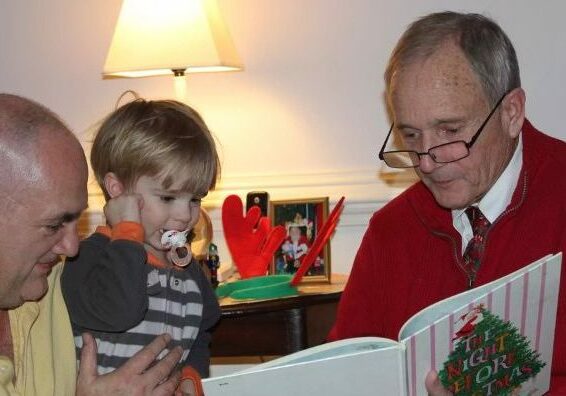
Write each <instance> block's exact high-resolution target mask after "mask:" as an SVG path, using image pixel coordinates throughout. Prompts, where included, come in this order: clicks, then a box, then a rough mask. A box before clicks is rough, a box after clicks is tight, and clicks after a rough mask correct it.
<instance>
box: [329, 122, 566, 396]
mask: <svg viewBox="0 0 566 396" xmlns="http://www.w3.org/2000/svg"><path fill="white" fill-rule="evenodd" d="M461 245H462V241H461V237H460V234H458V232H457V231H456V230H455V229H454V227H453V225H452V215H451V211H450V210H447V209H443V208H441V207H439V206H438V205H437V204H436V201H435V200H434V198H433V196H432V194H431V193H430V192H429V190H428V189H427V188H426V187H425V186H424V184H423V183H422V182H419V183H416V184H415V185H414V186H412V187H411V188H409V189H408V190H407V191H405V192H404V193H403V194H401V195H400V196H399V197H397V198H395V199H394V200H392V201H391V202H389V203H388V204H387V205H386V206H385V207H384V208H382V209H381V210H379V211H378V212H376V213H375V214H374V215H373V217H372V219H371V220H370V224H369V227H368V229H367V231H366V233H365V235H364V238H363V240H362V244H361V246H360V248H359V250H358V253H357V255H356V259H355V261H354V265H353V267H352V272H351V274H350V279H349V281H348V284H347V286H346V289H345V290H344V293H343V295H342V299H341V301H340V305H339V308H338V316H337V320H336V323H335V325H334V328H333V329H332V331H331V332H330V335H329V339H330V340H336V339H343V338H350V337H360V336H382V337H387V338H392V339H396V338H397V335H398V332H399V329H400V328H401V326H402V325H403V323H404V322H405V321H406V320H407V319H409V318H410V317H411V316H412V315H413V314H415V313H416V312H418V311H420V310H421V309H423V308H425V307H426V306H428V305H431V304H432V303H434V302H437V301H439V300H442V299H444V298H447V297H449V296H452V295H454V294H457V293H460V292H462V291H465V290H466V289H467V282H468V281H467V277H466V275H465V274H464V272H462V270H461V269H460V265H462V250H461ZM560 251H563V252H565V253H566V143H565V142H563V141H560V140H557V139H554V138H551V137H549V136H546V135H544V134H542V133H540V132H539V131H537V130H536V129H534V127H533V126H532V125H531V124H530V123H529V122H528V121H525V124H524V125H523V168H522V170H521V174H520V177H519V182H518V185H517V187H516V189H515V192H514V195H513V199H512V202H511V203H510V205H509V206H508V207H507V209H506V210H505V211H504V213H503V214H502V215H501V216H500V217H499V218H498V219H497V220H496V221H495V222H494V223H493V225H492V227H491V229H490V231H489V233H488V235H487V241H486V247H485V252H484V256H483V259H482V264H481V267H480V269H479V271H478V273H477V277H476V282H475V284H474V286H480V285H482V284H485V283H488V282H490V281H493V280H495V279H497V278H499V277H501V276H503V275H506V274H508V273H510V272H513V271H515V270H517V269H518V268H520V267H522V266H524V265H526V264H529V263H531V262H533V261H535V260H536V259H539V258H541V257H542V256H544V255H546V254H549V253H557V252H560ZM565 289H566V267H565V268H563V270H562V275H561V292H560V296H559V305H558V315H557V322H556V336H555V343H554V357H553V364H552V374H553V379H552V385H551V386H552V388H551V389H552V391H553V392H552V394H553V395H555V394H566V290H565ZM558 376H561V378H559V377H558ZM562 391H563V392H564V393H562Z"/></svg>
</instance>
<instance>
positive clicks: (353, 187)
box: [80, 170, 415, 273]
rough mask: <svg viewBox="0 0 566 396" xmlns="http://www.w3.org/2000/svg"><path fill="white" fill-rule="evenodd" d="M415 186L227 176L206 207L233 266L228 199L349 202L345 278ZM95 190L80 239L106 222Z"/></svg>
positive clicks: (361, 177)
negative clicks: (389, 207)
mask: <svg viewBox="0 0 566 396" xmlns="http://www.w3.org/2000/svg"><path fill="white" fill-rule="evenodd" d="M414 181H415V176H414V175H411V174H409V173H403V172H401V173H388V174H381V173H378V172H377V171H375V170H356V171H343V172H319V173H308V174H307V173H305V174H270V175H268V174H248V175H227V176H226V177H224V178H223V179H222V180H221V181H220V182H219V183H218V186H217V188H216V190H215V191H212V192H211V193H210V194H209V195H208V196H207V197H206V198H205V200H204V201H203V206H204V207H205V208H206V210H207V211H208V213H209V215H210V217H211V221H212V228H213V230H214V236H213V241H214V243H215V244H217V245H218V249H219V253H220V257H221V259H222V260H223V261H227V260H229V252H228V248H227V246H226V244H225V241H224V233H223V228H222V219H221V206H222V202H223V201H224V198H225V197H227V196H228V195H230V194H237V195H239V196H240V197H241V198H242V200H243V201H244V200H245V197H246V194H247V193H248V192H249V191H254V190H260V191H267V192H269V195H270V199H271V200H285V199H295V198H297V199H301V198H314V197H329V201H330V209H332V208H333V207H334V205H335V204H336V202H337V201H338V199H340V197H341V196H345V197H346V201H345V205H344V210H343V212H342V215H341V217H340V222H339V223H338V225H337V227H336V232H335V234H334V236H333V239H332V242H331V249H332V270H333V272H340V273H347V272H349V271H350V266H351V263H352V261H353V256H354V255H355V252H356V250H357V247H358V245H359V243H360V241H361V238H362V235H363V233H364V232H365V229H366V227H367V224H368V222H369V219H370V218H371V216H372V214H373V213H374V212H375V211H376V210H378V209H379V208H381V207H382V206H383V205H385V204H386V203H387V202H389V201H390V200H391V199H392V198H394V197H395V196H397V195H398V194H399V193H400V192H402V191H403V190H405V189H406V188H407V187H408V186H410V185H411V184H412V183H413V182H414ZM91 187H93V188H92V189H91V191H90V193H89V209H88V210H87V212H86V213H85V216H84V217H83V218H82V219H81V224H80V233H81V235H88V234H90V233H92V232H93V231H94V229H95V227H96V226H97V225H99V224H102V223H103V222H104V215H103V207H104V197H103V196H102V193H101V192H100V190H99V189H98V187H95V186H94V184H91Z"/></svg>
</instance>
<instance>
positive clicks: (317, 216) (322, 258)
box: [269, 197, 331, 282]
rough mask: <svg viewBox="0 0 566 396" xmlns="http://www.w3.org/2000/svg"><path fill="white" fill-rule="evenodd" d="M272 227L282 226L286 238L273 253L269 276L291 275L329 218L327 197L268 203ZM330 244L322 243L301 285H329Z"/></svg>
mask: <svg viewBox="0 0 566 396" xmlns="http://www.w3.org/2000/svg"><path fill="white" fill-rule="evenodd" d="M269 218H270V219H271V224H273V226H276V225H282V226H284V227H285V229H286V231H287V237H286V238H285V240H284V241H283V243H282V244H281V246H280V247H279V249H277V251H276V252H275V254H274V257H273V261H272V263H271V265H270V269H269V273H270V274H273V275H275V274H294V273H295V272H296V271H297V268H298V267H299V266H300V264H301V260H302V258H304V256H305V255H306V253H307V252H308V249H309V248H310V246H311V245H312V243H313V242H314V239H315V238H316V236H317V235H318V231H319V230H320V229H321V227H322V225H323V224H324V222H325V221H326V220H327V219H328V197H320V198H306V199H291V200H278V201H270V202H269ZM330 275H331V271H330V241H329V242H327V243H326V244H325V246H324V247H323V248H322V250H321V252H320V253H319V255H318V257H317V258H316V260H315V262H314V263H313V264H312V266H311V268H310V269H309V270H308V271H307V273H306V274H305V276H304V277H303V280H302V282H330Z"/></svg>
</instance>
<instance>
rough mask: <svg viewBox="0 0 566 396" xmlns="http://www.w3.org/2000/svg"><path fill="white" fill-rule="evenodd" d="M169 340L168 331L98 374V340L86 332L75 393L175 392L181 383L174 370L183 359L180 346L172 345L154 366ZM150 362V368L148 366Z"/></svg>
mask: <svg viewBox="0 0 566 396" xmlns="http://www.w3.org/2000/svg"><path fill="white" fill-rule="evenodd" d="M169 341H171V337H170V336H169V335H167V334H163V335H160V336H158V337H156V338H155V339H154V340H153V341H152V342H151V343H150V344H149V345H147V346H146V347H145V348H143V349H142V350H140V351H139V352H138V353H136V354H135V355H134V356H133V357H132V358H130V360H128V361H127V362H126V363H125V364H124V365H123V366H121V367H120V368H118V369H116V370H115V371H113V372H111V373H108V374H105V375H98V373H97V369H96V342H95V341H94V338H93V337H92V336H91V335H90V334H88V333H85V334H83V348H82V350H81V363H80V367H79V376H78V379H77V393H76V395H77V396H94V395H102V396H111V395H135V396H137V395H155V396H162V395H163V396H165V395H173V394H174V392H175V389H176V388H177V385H178V384H179V379H180V374H179V373H178V372H175V373H173V374H171V372H172V371H173V369H174V368H175V366H176V365H177V363H178V362H179V360H180V359H181V355H182V350H181V348H180V347H176V348H174V349H172V350H171V351H170V352H169V353H168V354H167V355H166V356H165V357H164V358H163V359H161V360H160V361H159V362H157V363H156V364H155V365H153V366H151V365H152V363H153V362H154V361H155V359H156V357H157V356H158V355H159V354H160V353H161V351H163V350H164V349H165V348H166V347H167V344H168V343H169ZM150 366H151V368H148V367H150Z"/></svg>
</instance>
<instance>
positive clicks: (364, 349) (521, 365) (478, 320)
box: [203, 254, 562, 396]
mask: <svg viewBox="0 0 566 396" xmlns="http://www.w3.org/2000/svg"><path fill="white" fill-rule="evenodd" d="M561 259H562V254H557V255H549V256H546V257H544V258H542V259H540V260H538V261H536V262H534V263H532V264H530V265H528V266H526V267H524V268H522V269H520V270H518V271H516V272H513V273H511V274H509V275H507V276H505V277H502V278H500V279H498V280H495V281H493V282H491V283H488V284H486V285H483V286H480V287H477V288H475V289H471V290H468V291H466V292H463V293H461V294H458V295H455V296H452V297H450V298H448V299H445V300H442V301H440V302H438V303H436V304H433V305H431V306H429V307H427V308H425V309H423V310H422V311H420V312H418V313H417V314H415V315H414V316H413V317H412V318H410V319H409V320H408V321H407V322H406V323H405V325H404V326H403V328H402V329H401V331H400V333H399V340H398V341H395V340H388V339H385V338H379V337H361V338H353V339H348V340H341V341H336V342H331V343H328V344H323V345H319V346H316V347H313V348H309V349H306V350H304V351H301V352H297V353H294V354H291V355H287V356H284V357H281V358H278V359H275V360H272V361H270V362H267V363H263V364H260V365H257V366H254V367H252V368H250V369H247V370H244V371H241V372H237V373H234V374H230V375H225V376H221V377H213V378H208V379H205V380H203V387H204V391H205V394H206V395H207V396H220V395H231V396H240V395H241V396H256V395H257V396H260V395H262V396H264V395H267V394H268V395H270V396H284V395H285V396H287V395H293V396H300V395H309V396H312V395H328V396H334V395H336V396H338V395H358V396H364V395H368V396H369V395H372V396H374V395H376V394H383V395H409V396H420V395H426V394H427V393H426V389H425V387H424V378H425V376H426V374H427V373H428V372H429V371H430V370H431V369H435V370H437V371H438V372H439V375H440V377H441V380H442V381H443V383H444V384H445V386H446V387H447V388H449V389H451V390H452V391H453V393H455V394H456V395H477V394H482V395H490V394H494V395H495V394H513V395H542V394H544V393H545V392H547V391H548V389H549V386H550V371H551V364H552V350H553V341H554V328H555V321H556V309H557V305H558V290H559V282H560V270H561Z"/></svg>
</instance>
